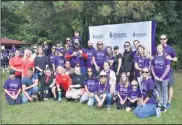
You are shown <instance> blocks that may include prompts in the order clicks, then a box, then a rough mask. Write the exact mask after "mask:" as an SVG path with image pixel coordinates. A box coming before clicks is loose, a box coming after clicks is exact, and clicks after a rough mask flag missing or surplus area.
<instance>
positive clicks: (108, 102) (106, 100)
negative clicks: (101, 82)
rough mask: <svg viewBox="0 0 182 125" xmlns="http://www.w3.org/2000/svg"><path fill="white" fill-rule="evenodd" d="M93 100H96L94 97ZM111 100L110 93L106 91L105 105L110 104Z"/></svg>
mask: <svg viewBox="0 0 182 125" xmlns="http://www.w3.org/2000/svg"><path fill="white" fill-rule="evenodd" d="M95 101H96V102H97V100H96V99H95ZM111 101H112V95H111V94H110V93H107V96H106V99H105V103H106V107H109V106H111Z"/></svg>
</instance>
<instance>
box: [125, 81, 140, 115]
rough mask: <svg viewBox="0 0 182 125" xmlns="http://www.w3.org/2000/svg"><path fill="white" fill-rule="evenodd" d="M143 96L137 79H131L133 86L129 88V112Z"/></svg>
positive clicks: (127, 109)
mask: <svg viewBox="0 0 182 125" xmlns="http://www.w3.org/2000/svg"><path fill="white" fill-rule="evenodd" d="M140 98H141V91H140V89H139V88H138V82H137V81H136V80H133V81H131V88H128V105H127V108H126V111H127V112H130V111H131V110H132V109H134V108H136V107H137V103H138V101H139V100H140Z"/></svg>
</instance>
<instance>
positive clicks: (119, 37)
mask: <svg viewBox="0 0 182 125" xmlns="http://www.w3.org/2000/svg"><path fill="white" fill-rule="evenodd" d="M89 36H90V40H91V41H92V42H93V43H94V47H96V43H97V41H102V42H103V43H104V46H112V47H114V46H115V45H117V46H119V48H120V52H121V53H123V45H124V42H125V41H129V42H130V43H131V46H132V48H133V41H134V40H139V41H140V43H141V44H142V45H144V46H145V47H146V48H147V49H149V51H150V52H151V46H152V39H151V38H152V21H146V22H136V23H124V24H113V25H101V26H90V27H89Z"/></svg>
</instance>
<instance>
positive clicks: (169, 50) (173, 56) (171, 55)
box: [160, 34, 177, 109]
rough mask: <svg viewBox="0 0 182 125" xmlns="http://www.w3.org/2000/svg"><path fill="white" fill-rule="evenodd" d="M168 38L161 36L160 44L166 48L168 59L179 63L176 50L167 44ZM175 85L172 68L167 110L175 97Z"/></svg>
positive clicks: (164, 35)
mask: <svg viewBox="0 0 182 125" xmlns="http://www.w3.org/2000/svg"><path fill="white" fill-rule="evenodd" d="M167 41H168V36H167V35H166V34H163V35H161V37H160V42H161V44H162V45H163V47H164V51H165V53H166V54H167V57H166V58H167V59H168V60H171V61H172V62H177V57H176V53H175V50H174V48H172V47H171V46H169V45H168V44H167ZM173 85H174V75H173V69H172V68H171V71H170V75H169V85H168V86H169V96H168V103H167V107H166V108H167V109H169V108H170V106H171V100H172V97H173Z"/></svg>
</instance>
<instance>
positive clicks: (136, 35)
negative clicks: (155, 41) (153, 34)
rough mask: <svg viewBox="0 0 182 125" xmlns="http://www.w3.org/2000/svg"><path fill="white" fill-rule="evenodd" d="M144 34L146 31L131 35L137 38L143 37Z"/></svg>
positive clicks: (145, 34)
mask: <svg viewBox="0 0 182 125" xmlns="http://www.w3.org/2000/svg"><path fill="white" fill-rule="evenodd" d="M145 36H147V33H135V32H134V33H133V37H137V38H139V37H145Z"/></svg>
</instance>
